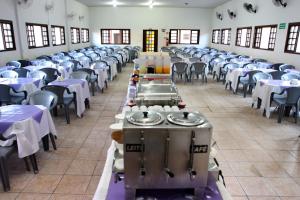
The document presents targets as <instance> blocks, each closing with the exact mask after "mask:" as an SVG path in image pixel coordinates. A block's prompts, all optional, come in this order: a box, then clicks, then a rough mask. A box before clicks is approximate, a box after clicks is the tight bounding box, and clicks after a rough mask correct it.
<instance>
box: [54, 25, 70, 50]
mask: <svg viewBox="0 0 300 200" xmlns="http://www.w3.org/2000/svg"><path fill="white" fill-rule="evenodd" d="M51 29H52V44H53V46H60V45H65V44H66V39H65V27H63V26H51Z"/></svg>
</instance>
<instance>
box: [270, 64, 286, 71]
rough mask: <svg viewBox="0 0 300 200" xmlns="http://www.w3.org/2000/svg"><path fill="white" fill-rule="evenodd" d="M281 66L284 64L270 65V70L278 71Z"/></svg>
mask: <svg viewBox="0 0 300 200" xmlns="http://www.w3.org/2000/svg"><path fill="white" fill-rule="evenodd" d="M281 65H284V63H275V64H273V65H272V67H271V68H272V69H275V70H279V67H280V66H281Z"/></svg>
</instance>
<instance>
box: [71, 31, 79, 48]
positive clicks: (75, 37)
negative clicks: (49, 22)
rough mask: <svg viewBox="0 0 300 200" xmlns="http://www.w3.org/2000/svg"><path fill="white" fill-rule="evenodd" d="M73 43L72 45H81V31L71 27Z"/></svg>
mask: <svg viewBox="0 0 300 200" xmlns="http://www.w3.org/2000/svg"><path fill="white" fill-rule="evenodd" d="M71 42H72V44H78V43H80V29H79V28H75V27H71Z"/></svg>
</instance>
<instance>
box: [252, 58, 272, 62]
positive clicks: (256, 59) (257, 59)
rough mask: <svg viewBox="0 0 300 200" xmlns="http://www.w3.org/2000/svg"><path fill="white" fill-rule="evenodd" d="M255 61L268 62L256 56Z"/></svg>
mask: <svg viewBox="0 0 300 200" xmlns="http://www.w3.org/2000/svg"><path fill="white" fill-rule="evenodd" d="M252 62H253V63H258V62H268V61H267V60H266V59H261V58H255V59H253V60H252Z"/></svg>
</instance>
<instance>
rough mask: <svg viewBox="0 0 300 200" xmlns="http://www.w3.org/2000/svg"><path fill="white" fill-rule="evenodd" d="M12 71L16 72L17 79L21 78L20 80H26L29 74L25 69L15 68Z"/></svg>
mask: <svg viewBox="0 0 300 200" xmlns="http://www.w3.org/2000/svg"><path fill="white" fill-rule="evenodd" d="M13 71H15V72H17V73H18V77H21V78H27V77H28V74H29V72H30V71H29V70H28V69H25V68H16V69H13Z"/></svg>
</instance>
